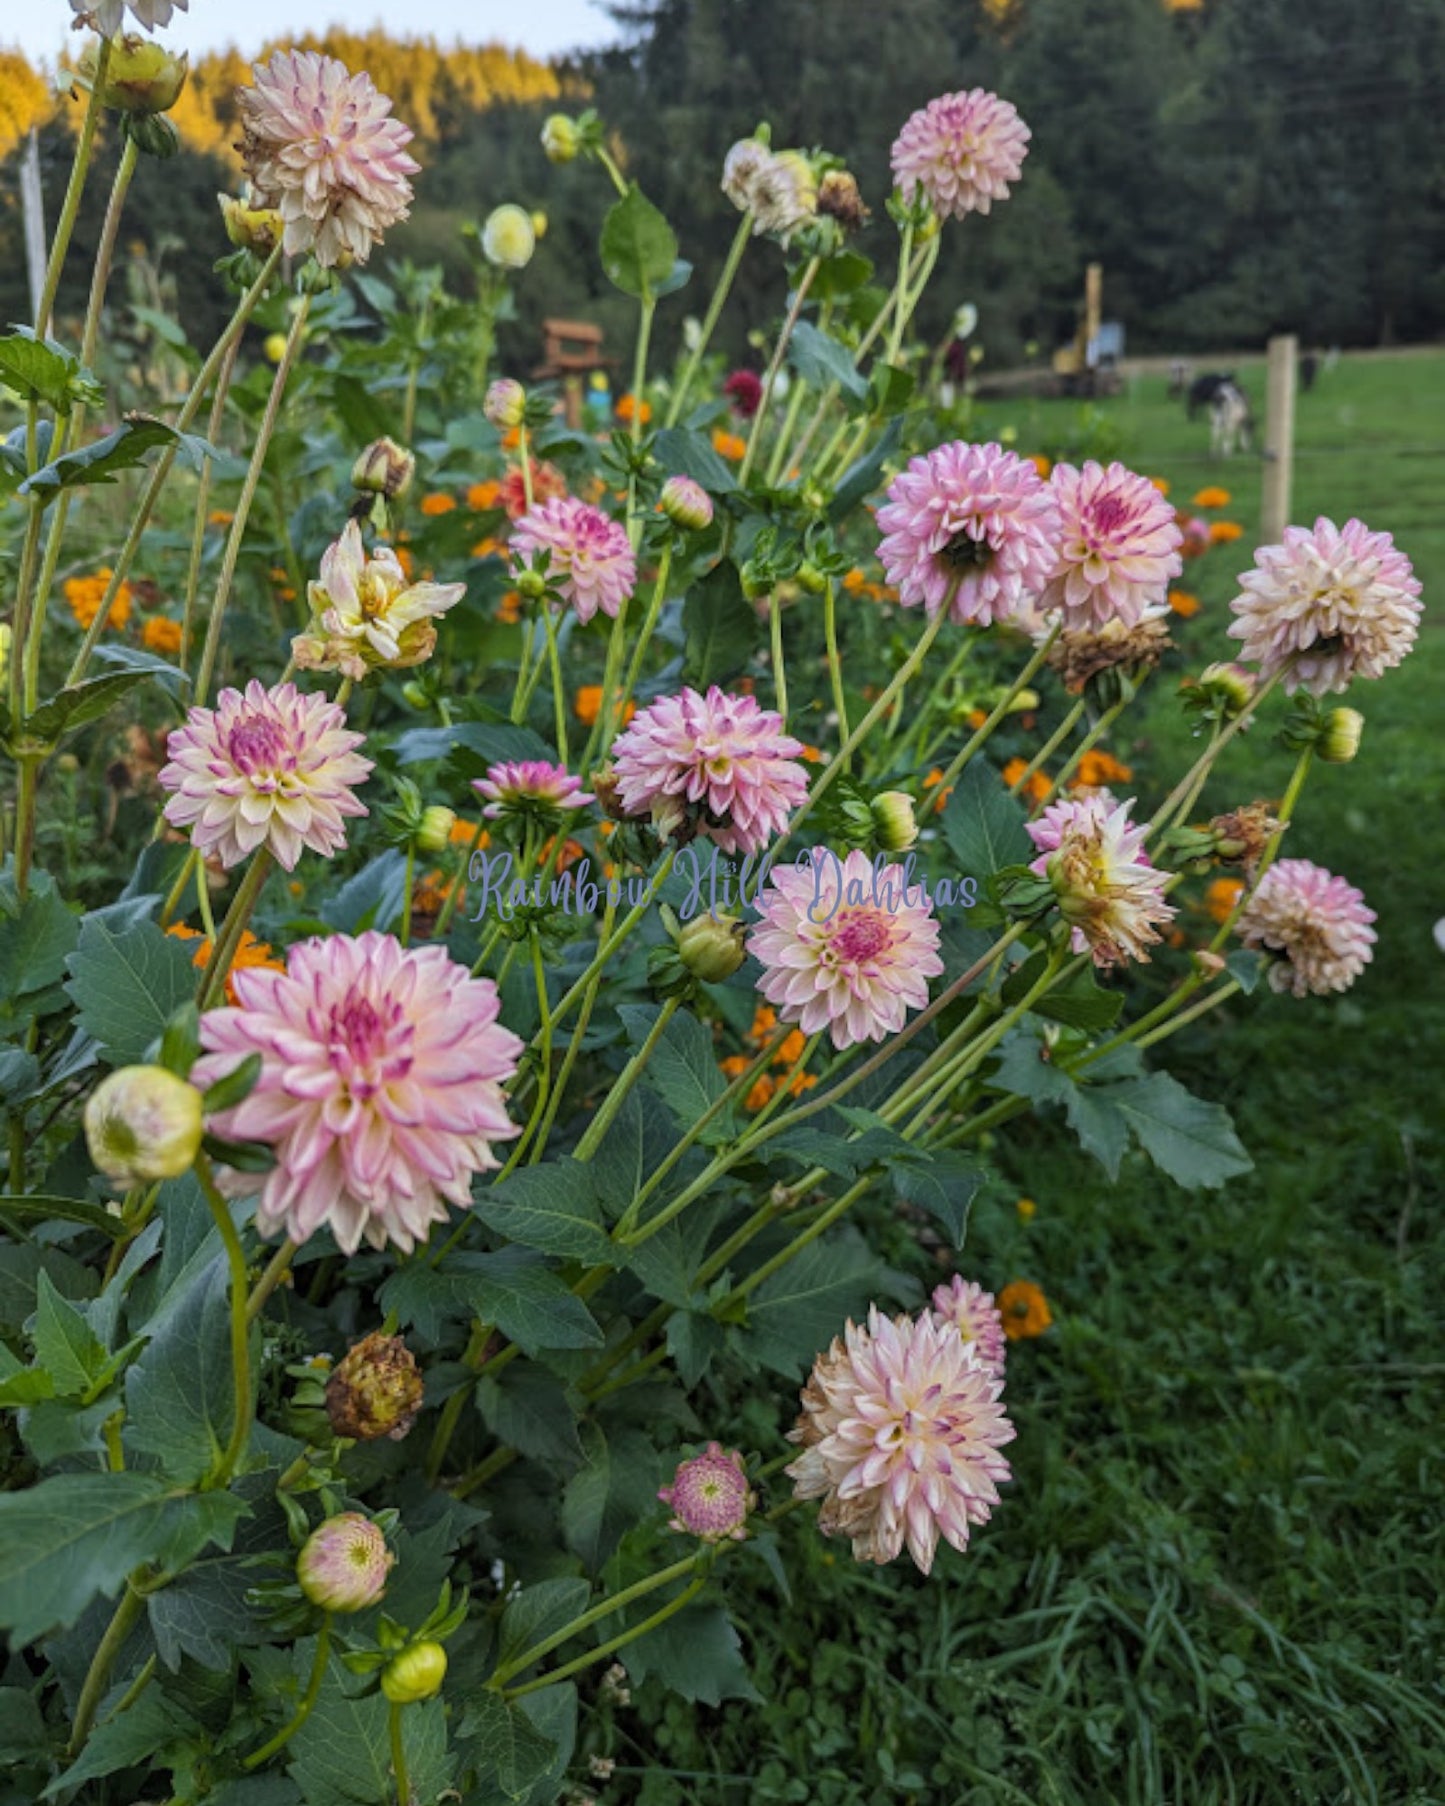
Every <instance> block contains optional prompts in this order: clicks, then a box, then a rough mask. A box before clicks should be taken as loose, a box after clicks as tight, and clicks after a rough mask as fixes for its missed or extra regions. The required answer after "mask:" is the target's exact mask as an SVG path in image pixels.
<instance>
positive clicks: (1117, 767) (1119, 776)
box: [1069, 746, 1134, 790]
mask: <svg viewBox="0 0 1445 1806" xmlns="http://www.w3.org/2000/svg"><path fill="white" fill-rule="evenodd" d="M1133 775H1134V767H1133V766H1132V765H1125V764H1124V763H1123V762H1122V761H1121V760H1119V759H1116V758H1115V757H1114V755H1113V754H1112V753H1106V752H1103V751H1101V750H1100V749H1099V748H1098V747H1097V746H1091V747H1090V748H1089V750H1088V752H1086V753H1085V754H1084V756H1083V758H1082V759H1080V760H1079V763H1078V766H1077V768H1076V769H1075V771H1074V775H1073V777H1072V778H1071V779H1070V780H1069V788H1070V789H1071V790H1072V789H1085V790H1099V789H1102V788H1103V787H1104V785H1106V784H1127V783H1128V782H1129V780H1130V778H1132V777H1133Z"/></svg>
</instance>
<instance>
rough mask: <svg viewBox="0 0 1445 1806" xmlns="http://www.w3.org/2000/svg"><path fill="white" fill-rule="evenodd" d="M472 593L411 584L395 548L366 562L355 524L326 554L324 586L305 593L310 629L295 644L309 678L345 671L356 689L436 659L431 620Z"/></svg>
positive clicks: (455, 586)
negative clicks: (375, 675)
mask: <svg viewBox="0 0 1445 1806" xmlns="http://www.w3.org/2000/svg"><path fill="white" fill-rule="evenodd" d="M466 593H467V586H466V584H465V583H413V582H412V581H411V580H410V579H409V578H408V576H407V574H406V572H405V571H404V570H403V569H402V566H401V562H400V560H399V559H398V558H397V555H396V553H395V552H394V551H393V550H392V549H391V547H390V546H377V547H376V549H375V550H374V551H373V552H372V554H371V556H370V557H368V556H367V553H366V547H365V545H364V544H363V543H362V538H361V528H360V527H359V526H358V525H357V523H356V522H355V521H354V520H349V521H347V523H346V526H345V527H344V528H343V529H342V534H341V537H340V539H338V540H337V541H336V542H335V543H334V544H333V545H330V546H328V547H327V548H326V550H325V551H324V552H323V553H322V554H321V576H320V581H319V582H316V581H313V582H312V583H310V584H309V585H308V586H307V592H306V596H307V601H308V602H309V603H310V605H311V624H310V626H309V628H308V629H307V631H306V632H305V633H304V634H300V635H298V636H297V638H296V639H294V640H292V642H291V651H292V654H293V656H294V657H295V660H296V663H297V665H298V666H299V667H300V669H301V670H303V671H340V672H341V673H342V675H343V676H345V677H351V678H355V679H356V680H357V681H358V682H359V681H360V680H361V679H362V678H364V677H365V676H366V674H367V672H368V671H371V670H374V669H375V668H377V667H378V666H388V667H392V668H397V669H405V668H407V667H408V666H411V665H420V664H422V663H424V662H425V661H426V660H427V659H428V658H430V657H431V654H432V650H433V648H434V647H435V646H436V638H437V635H436V628H435V627H433V626H432V624H431V623H432V620H433V619H434V617H436V616H437V615H444V614H445V613H446V611H447V610H448V609H449V608H452V607H454V606H455V605H456V604H457V603H458V602H460V601H461V599H462V597H463V596H464V595H465V594H466Z"/></svg>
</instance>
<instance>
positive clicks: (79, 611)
mask: <svg viewBox="0 0 1445 1806" xmlns="http://www.w3.org/2000/svg"><path fill="white" fill-rule="evenodd" d="M114 575H115V573H114V571H113V570H112V569H111V567H110V565H108V564H103V565H102V566H101V567H100V569H99V570H98V571H92V572H91V574H90V575H89V576H88V577H67V578H66V579H65V582H64V583H63V584H62V585H61V591H62V593H63V595H64V597H65V600H66V602H67V603H68V604H69V606H70V612H71V614H73V615H74V616H75V620H76V624H77V625H78V626H80V627H86V628H88V627H89V626H90V625H91V623H92V622H93V621H94V620H95V617H96V616H97V615H98V614H99V613H100V605H101V603H102V602H103V601H104V600H105V592H106V589H107V587H108V586H109V584H110V580H111V578H112V577H113V576H114ZM130 609H131V587H130V585H129V584H128V583H122V584H121V586H120V588H119V589H118V590H117V591H116V592H115V600H114V601H113V602H112V603H111V605H110V613H109V614H108V615H107V616H106V622H105V624H106V626H107V627H115V628H121V627H124V626H125V624H126V622H127V621H128V620H129V619H130Z"/></svg>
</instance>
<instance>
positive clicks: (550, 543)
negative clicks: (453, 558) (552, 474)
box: [512, 495, 637, 621]
mask: <svg viewBox="0 0 1445 1806" xmlns="http://www.w3.org/2000/svg"><path fill="white" fill-rule="evenodd" d="M542 552H546V553H549V554H550V557H549V558H548V561H547V567H546V569H547V581H548V582H549V583H550V584H552V585H554V586H555V588H556V589H557V590H558V592H559V593H560V595H561V596H562V599H563V600H564V601H565V602H570V603H571V605H572V607H573V608H575V609H576V610H577V618H578V620H579V621H590V620H591V619H592V617H593V615H595V614H596V613H597V610H598V609H599V608H600V609H601V610H602V612H603V614H605V615H612V616H613V617H614V618H615V616H616V614H617V611H618V610H619V609H620V608H621V607H622V604H623V603H624V602H625V601H626V600H627V598H628V597H629V596H630V595H631V594H632V591H633V589H634V588H635V586H636V583H637V559H636V558H635V556H634V555H633V551H632V547H631V545H630V544H629V543H628V539H627V531H626V529H625V528H624V527H622V526H620V525H619V524H618V522H616V521H615V520H613V519H612V517H611V516H610V515H607V514H604V513H603V512H602V510H601V509H600V508H594V507H593V506H592V505H591V503H590V502H580V501H578V499H577V498H576V496H573V495H559V496H555V497H553V499H552V500H550V501H546V502H539V503H538V504H537V505H536V507H534V508H529V509H528V510H527V512H526V513H525V514H524V515H523V516H522V518H521V519H520V520H519V521H518V522H517V524H516V526H515V527H514V528H513V529H512V563H513V568H514V570H517V571H522V570H530V569H531V568H532V567H533V566H534V565H535V564H536V562H537V557H538V554H539V553H542Z"/></svg>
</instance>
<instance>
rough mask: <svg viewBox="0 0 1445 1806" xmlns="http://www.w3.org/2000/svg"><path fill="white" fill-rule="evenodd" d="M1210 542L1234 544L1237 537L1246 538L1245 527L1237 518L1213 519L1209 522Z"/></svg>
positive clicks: (1224, 544) (1220, 544) (1225, 544)
mask: <svg viewBox="0 0 1445 1806" xmlns="http://www.w3.org/2000/svg"><path fill="white" fill-rule="evenodd" d="M1209 538H1210V543H1211V544H1213V545H1216V546H1228V545H1233V544H1234V542H1235V540H1236V539H1243V538H1244V528H1243V527H1241V526H1240V524H1239V522H1238V521H1237V520H1212V521H1210V523H1209Z"/></svg>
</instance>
